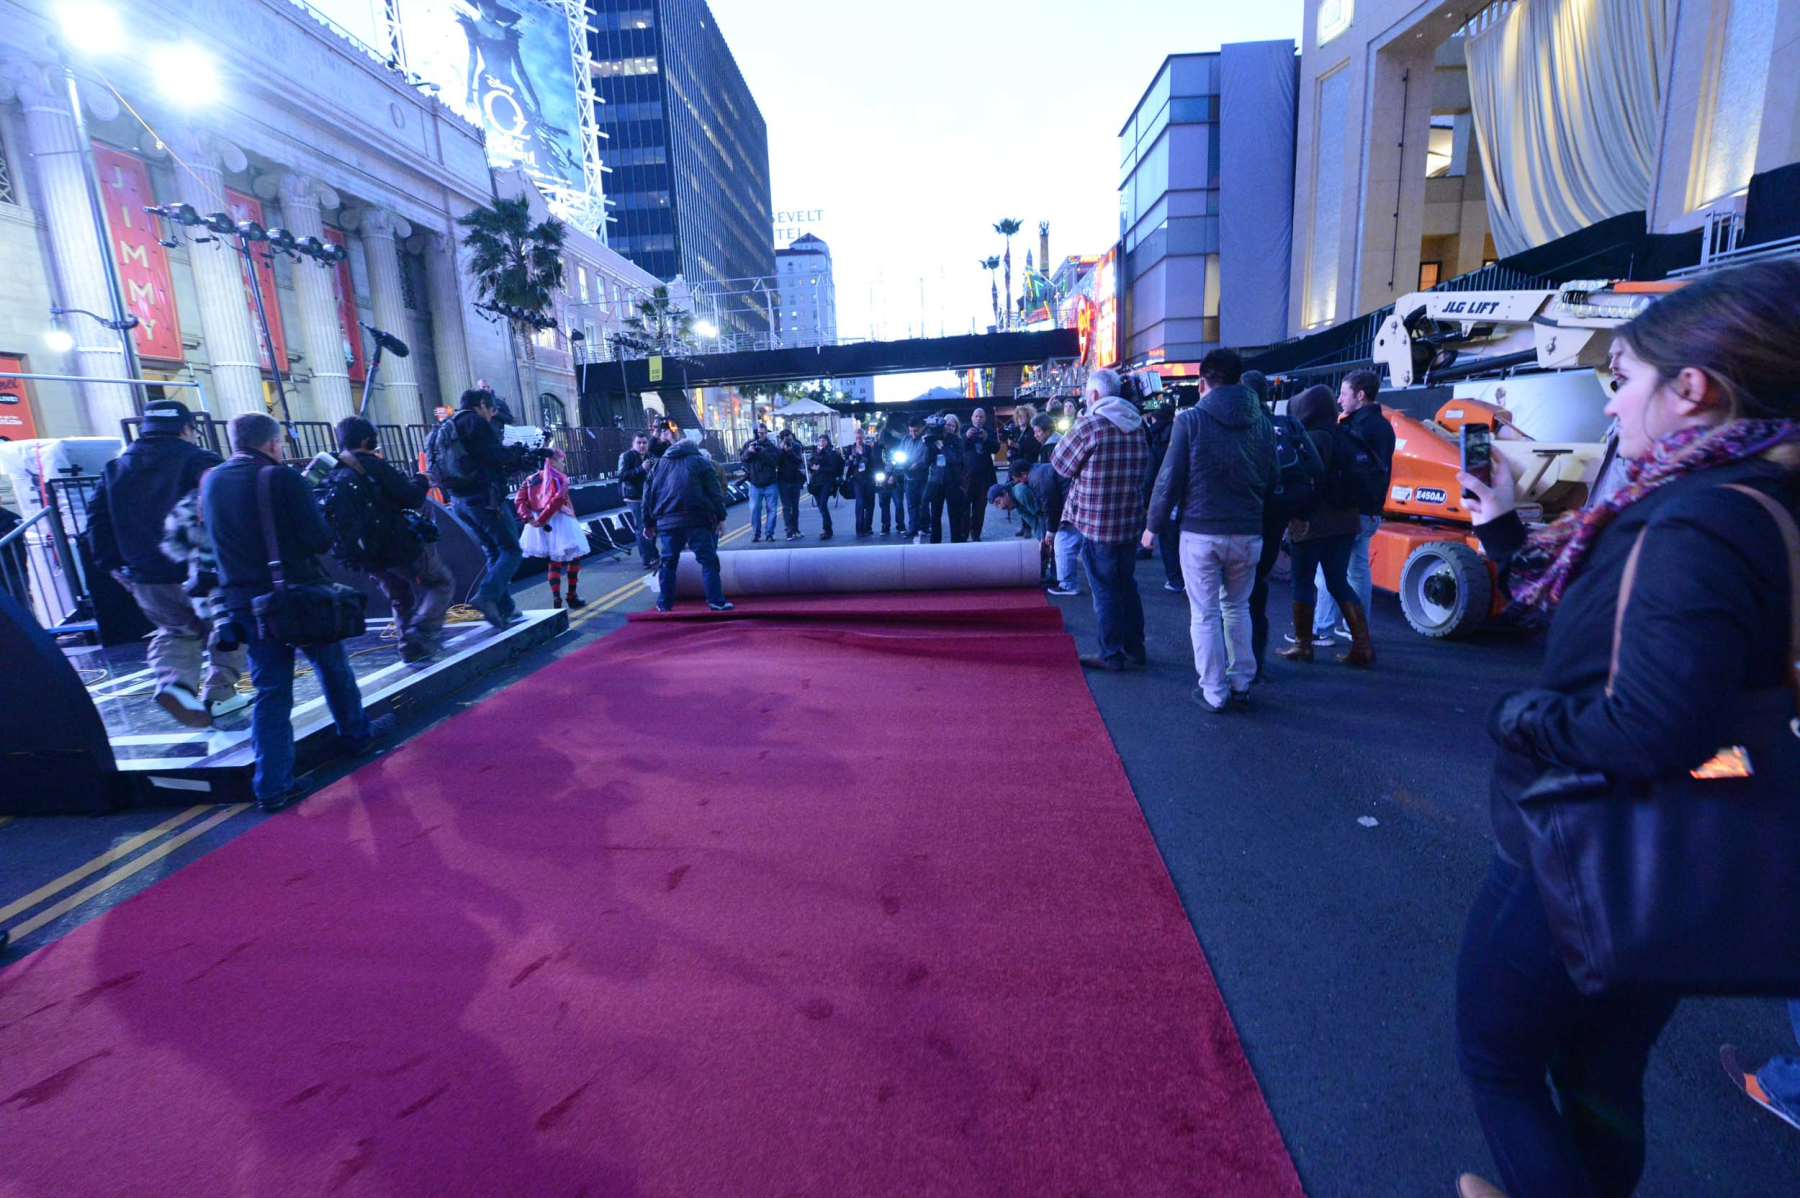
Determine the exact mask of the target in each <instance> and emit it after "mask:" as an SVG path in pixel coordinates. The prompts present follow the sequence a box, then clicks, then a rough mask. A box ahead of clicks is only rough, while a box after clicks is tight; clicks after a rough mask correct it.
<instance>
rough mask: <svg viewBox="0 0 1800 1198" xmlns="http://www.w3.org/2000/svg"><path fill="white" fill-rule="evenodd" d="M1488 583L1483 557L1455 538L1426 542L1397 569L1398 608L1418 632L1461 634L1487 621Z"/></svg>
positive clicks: (1490, 590)
mask: <svg viewBox="0 0 1800 1198" xmlns="http://www.w3.org/2000/svg"><path fill="white" fill-rule="evenodd" d="M1493 601H1494V582H1493V578H1492V576H1491V575H1490V574H1489V573H1488V564H1487V559H1486V558H1484V557H1482V556H1481V555H1480V554H1479V553H1477V552H1475V551H1474V550H1473V549H1471V548H1469V547H1468V546H1467V545H1464V544H1462V543H1461V542H1458V541H1428V542H1427V543H1425V544H1423V545H1420V546H1419V547H1418V548H1417V549H1414V550H1413V551H1412V553H1411V554H1410V555H1408V557H1407V559H1406V564H1405V565H1404V566H1402V567H1401V568H1400V610H1401V611H1402V612H1404V613H1405V614H1406V622H1407V623H1408V624H1411V625H1412V626H1413V631H1414V632H1417V633H1418V634H1419V635H1420V636H1428V637H1432V638H1433V639H1437V638H1442V637H1454V636H1465V635H1467V634H1468V633H1471V632H1473V631H1475V630H1476V629H1477V628H1480V627H1481V626H1482V625H1483V624H1485V623H1487V617H1488V610H1489V608H1490V607H1491V606H1492V605H1493Z"/></svg>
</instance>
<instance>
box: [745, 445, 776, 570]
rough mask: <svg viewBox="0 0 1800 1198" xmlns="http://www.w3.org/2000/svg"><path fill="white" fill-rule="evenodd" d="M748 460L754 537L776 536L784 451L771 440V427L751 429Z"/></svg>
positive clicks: (759, 538)
mask: <svg viewBox="0 0 1800 1198" xmlns="http://www.w3.org/2000/svg"><path fill="white" fill-rule="evenodd" d="M740 456H741V457H742V458H743V460H744V481H745V482H747V483H749V484H750V540H751V541H752V542H756V541H773V540H774V539H775V509H776V508H777V507H779V506H780V504H781V488H780V487H779V486H778V485H777V482H776V480H777V479H779V478H780V477H781V467H780V463H779V458H780V451H779V450H777V449H776V448H775V443H774V442H773V441H770V440H769V430H768V429H766V428H764V427H763V426H762V425H760V424H759V425H757V426H756V427H755V428H754V429H752V430H751V432H750V443H749V444H748V445H746V446H744V452H743V453H742V454H741V455H740Z"/></svg>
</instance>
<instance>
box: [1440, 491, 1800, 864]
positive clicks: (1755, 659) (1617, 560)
mask: <svg viewBox="0 0 1800 1198" xmlns="http://www.w3.org/2000/svg"><path fill="white" fill-rule="evenodd" d="M1726 483H1742V484H1745V485H1749V486H1753V487H1755V488H1756V489H1757V490H1761V491H1765V492H1767V493H1768V494H1769V495H1771V496H1773V497H1774V498H1776V499H1777V500H1779V501H1780V502H1782V503H1785V504H1786V505H1787V506H1788V507H1789V508H1790V509H1791V508H1794V507H1795V506H1796V505H1797V504H1800V476H1796V475H1795V474H1793V473H1791V472H1787V471H1784V470H1782V469H1781V468H1779V467H1777V466H1775V465H1774V464H1772V463H1769V462H1764V461H1759V460H1753V461H1749V462H1739V463H1735V464H1733V465H1729V466H1723V467H1720V468H1718V469H1714V470H1704V471H1697V472H1694V473H1692V474H1689V475H1688V476H1686V477H1684V478H1680V479H1677V480H1675V481H1673V482H1670V483H1667V484H1665V485H1664V486H1662V487H1661V488H1659V489H1657V490H1655V491H1652V492H1651V493H1650V494H1649V495H1647V496H1645V497H1644V498H1643V499H1640V500H1639V501H1638V502H1636V503H1634V504H1632V505H1631V506H1630V507H1628V508H1626V509H1625V510H1624V511H1622V512H1620V513H1619V514H1618V515H1617V516H1616V517H1615V518H1614V520H1613V522H1612V523H1611V524H1610V525H1608V526H1607V528H1606V530H1605V531H1604V532H1602V533H1601V534H1600V536H1599V538H1598V539H1597V540H1596V541H1595V542H1594V544H1593V546H1592V548H1591V549H1590V550H1589V551H1588V557H1587V560H1586V562H1585V563H1583V565H1582V568H1581V570H1580V572H1579V573H1578V574H1577V575H1576V576H1575V578H1574V579H1573V580H1572V581H1571V582H1570V583H1569V585H1568V587H1567V589H1566V590H1564V592H1563V596H1562V602H1561V603H1560V604H1559V605H1558V607H1557V609H1556V611H1555V613H1554V615H1553V617H1552V618H1551V621H1550V631H1549V638H1548V641H1547V643H1546V644H1545V647H1544V664H1543V668H1542V669H1541V670H1540V671H1539V674H1538V680H1537V688H1536V690H1535V691H1532V692H1525V693H1524V694H1523V695H1519V696H1509V697H1508V698H1506V699H1503V700H1501V702H1500V704H1499V705H1498V706H1497V707H1496V708H1495V712H1494V717H1493V719H1492V720H1491V722H1490V728H1491V730H1492V732H1493V734H1494V736H1495V739H1496V740H1497V741H1499V742H1500V744H1501V749H1500V754H1499V758H1498V760H1497V761H1496V762H1495V764H1494V775H1493V782H1492V785H1491V787H1490V789H1489V810H1490V812H1491V814H1492V817H1493V821H1494V834H1495V836H1496V838H1497V839H1498V841H1499V847H1500V852H1501V854H1502V855H1503V856H1505V857H1506V858H1507V859H1508V860H1510V861H1512V862H1514V863H1515V864H1519V865H1525V864H1527V863H1528V857H1527V850H1526V840H1525V832H1524V827H1523V825H1522V824H1521V823H1520V821H1519V818H1518V814H1517V808H1516V806H1515V803H1516V800H1517V798H1518V796H1519V794H1520V793H1521V792H1522V791H1524V790H1525V789H1526V787H1528V786H1530V785H1531V783H1532V782H1533V781H1535V780H1536V779H1537V777H1538V775H1539V774H1540V773H1541V772H1542V771H1543V770H1544V768H1545V767H1546V766H1549V765H1559V766H1562V767H1565V768H1567V769H1571V770H1576V771H1583V772H1587V771H1591V772H1598V773H1604V774H1607V775H1609V776H1611V777H1613V778H1616V779H1651V778H1658V777H1664V776H1667V775H1669V774H1672V773H1676V772H1678V771H1681V770H1686V769H1692V768H1693V767H1694V766H1697V765H1699V764H1700V763H1701V762H1703V761H1705V760H1706V759H1708V758H1709V757H1711V756H1712V755H1713V754H1714V753H1715V752H1717V751H1718V750H1719V749H1720V748H1721V747H1723V746H1725V745H1728V744H1730V743H1732V729H1731V728H1730V727H1728V726H1727V724H1726V720H1727V713H1728V712H1729V711H1730V710H1731V704H1732V700H1733V698H1734V696H1736V695H1738V694H1739V693H1740V692H1742V691H1745V690H1757V689H1762V688H1765V687H1771V686H1778V685H1780V683H1781V681H1782V680H1783V678H1784V674H1783V668H1784V667H1783V665H1782V659H1783V658H1784V657H1785V656H1786V653H1787V648H1788V643H1787V642H1788V613H1789V611H1790V610H1791V609H1790V606H1789V605H1790V604H1791V603H1793V602H1794V601H1795V597H1794V596H1792V595H1790V594H1789V593H1788V591H1789V585H1788V573H1787V569H1788V568H1787V551H1786V548H1785V546H1784V544H1783V542H1782V539H1781V534H1780V532H1779V530H1778V529H1777V528H1776V526H1775V522H1774V520H1773V519H1771V518H1770V516H1769V514H1768V512H1767V511H1765V510H1764V509H1763V508H1762V506H1761V505H1759V504H1758V503H1757V502H1756V501H1755V500H1753V499H1751V498H1750V497H1749V496H1748V495H1741V494H1738V493H1737V492H1735V491H1729V490H1726V489H1724V484H1726ZM1646 528H1647V529H1648V530H1649V532H1648V535H1646V536H1645V538H1644V549H1643V553H1642V555H1641V556H1640V557H1639V559H1638V574H1637V581H1636V584H1635V585H1634V587H1633V589H1632V593H1631V601H1630V603H1629V604H1628V605H1627V608H1626V611H1625V622H1624V625H1623V627H1622V628H1621V629H1620V633H1619V644H1620V655H1619V672H1618V677H1617V679H1616V680H1615V683H1614V687H1613V694H1612V696H1611V697H1608V696H1607V694H1606V682H1607V676H1608V674H1609V673H1610V670H1611V666H1612V647H1613V622H1614V618H1615V615H1616V612H1617V607H1618V598H1619V587H1620V582H1621V580H1622V578H1623V576H1624V572H1625V561H1626V558H1628V557H1629V556H1630V555H1631V548H1632V545H1633V544H1634V543H1635V542H1636V541H1637V537H1638V533H1639V532H1640V531H1643V530H1645V529H1646ZM1476 531H1477V532H1478V533H1479V534H1480V536H1481V546H1482V548H1483V550H1485V551H1486V552H1487V554H1488V556H1489V557H1491V558H1493V559H1494V560H1495V561H1497V562H1499V563H1501V567H1502V569H1501V576H1500V582H1501V585H1502V586H1505V585H1506V584H1507V582H1508V581H1509V574H1510V567H1511V563H1512V559H1513V555H1514V554H1515V553H1517V552H1518V550H1519V549H1520V548H1521V547H1522V546H1523V545H1524V544H1525V537H1526V532H1525V526H1524V525H1523V524H1522V523H1521V522H1520V520H1519V518H1518V516H1517V515H1507V516H1504V517H1501V518H1500V519H1498V520H1495V521H1493V522H1492V523H1490V524H1486V525H1483V526H1482V527H1481V528H1479V529H1477V530H1476Z"/></svg>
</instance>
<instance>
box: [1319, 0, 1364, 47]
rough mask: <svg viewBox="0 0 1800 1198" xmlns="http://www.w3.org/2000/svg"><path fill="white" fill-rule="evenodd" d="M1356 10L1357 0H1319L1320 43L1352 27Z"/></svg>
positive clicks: (1322, 43)
mask: <svg viewBox="0 0 1800 1198" xmlns="http://www.w3.org/2000/svg"><path fill="white" fill-rule="evenodd" d="M1355 11H1356V4H1355V0H1319V45H1321V46H1323V45H1324V44H1325V43H1326V42H1328V41H1330V40H1331V39H1332V38H1334V37H1336V36H1337V35H1338V34H1340V33H1342V32H1344V30H1346V29H1348V28H1350V21H1351V19H1352V18H1353V16H1354V15H1355Z"/></svg>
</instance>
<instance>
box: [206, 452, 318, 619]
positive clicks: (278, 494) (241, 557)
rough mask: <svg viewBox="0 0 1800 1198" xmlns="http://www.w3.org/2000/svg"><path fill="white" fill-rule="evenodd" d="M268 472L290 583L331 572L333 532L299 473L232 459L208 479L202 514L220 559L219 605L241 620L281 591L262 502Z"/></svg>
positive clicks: (259, 460) (238, 456)
mask: <svg viewBox="0 0 1800 1198" xmlns="http://www.w3.org/2000/svg"><path fill="white" fill-rule="evenodd" d="M264 467H274V470H275V473H274V474H272V475H271V476H270V479H269V510H270V512H271V513H272V514H273V516H274V521H275V543H276V545H277V546H279V547H280V550H281V568H282V572H283V573H284V574H285V575H286V576H287V581H288V582H289V583H305V582H323V581H324V580H325V578H326V574H325V567H324V566H322V565H320V564H319V558H318V555H319V554H321V553H324V552H326V551H327V550H329V549H330V548H331V528H330V526H328V525H327V524H326V523H325V517H324V516H322V515H320V514H319V508H318V505H317V504H315V503H314V502H313V493H312V489H311V488H310V487H308V486H307V485H306V479H305V478H303V477H302V476H301V474H300V472H299V471H298V470H290V469H288V468H287V467H286V466H282V465H280V464H278V463H277V462H276V461H275V459H273V458H270V457H266V456H264V455H263V454H260V453H235V454H232V455H231V457H230V458H228V459H227V460H226V462H225V464H224V465H223V466H220V467H218V468H217V469H215V470H214V471H213V472H212V473H211V474H209V475H207V476H206V483H205V485H204V486H202V487H201V489H200V512H201V517H202V518H203V519H204V520H205V521H206V530H207V531H208V532H210V533H211V534H212V539H213V548H214V550H215V551H216V552H217V554H218V557H219V598H218V605H219V606H220V607H222V608H224V609H226V610H228V611H232V612H236V613H239V614H240V615H243V614H245V613H248V612H249V610H250V605H251V603H252V601H254V600H255V599H256V597H257V596H258V595H266V594H268V593H269V592H270V591H273V590H274V589H275V583H274V581H273V579H272V577H271V575H270V574H269V554H268V550H267V548H266V542H265V541H264V539H263V526H262V515H261V512H262V509H261V507H260V506H259V503H258V499H257V487H256V478H257V475H258V474H259V473H260V472H261V471H262V469H263V468H264Z"/></svg>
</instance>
